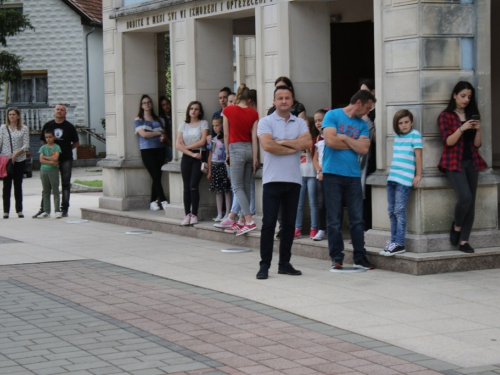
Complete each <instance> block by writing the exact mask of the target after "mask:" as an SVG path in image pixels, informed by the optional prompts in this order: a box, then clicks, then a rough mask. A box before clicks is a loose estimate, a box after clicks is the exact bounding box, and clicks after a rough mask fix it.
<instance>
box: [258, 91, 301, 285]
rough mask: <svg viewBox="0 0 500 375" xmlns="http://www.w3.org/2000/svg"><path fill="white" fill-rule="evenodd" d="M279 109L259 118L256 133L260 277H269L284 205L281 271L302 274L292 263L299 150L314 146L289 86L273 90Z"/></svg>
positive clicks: (297, 199) (299, 181)
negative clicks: (261, 163)
mask: <svg viewBox="0 0 500 375" xmlns="http://www.w3.org/2000/svg"><path fill="white" fill-rule="evenodd" d="M273 104H274V105H275V106H276V111H275V112H274V113H272V114H271V115H269V116H266V117H264V118H262V119H261V120H260V121H259V126H258V128H257V135H258V137H259V140H260V144H261V146H262V148H263V149H264V169H263V173H262V184H263V194H262V210H263V213H264V216H263V218H262V231H261V237H260V256H261V261H260V270H259V272H258V273H257V279H267V277H268V273H269V267H270V266H271V260H272V257H273V245H274V229H275V228H276V221H277V220H278V211H279V208H280V206H281V208H282V212H283V215H282V217H283V221H282V232H281V238H280V247H279V249H280V254H279V262H278V273H280V274H285V275H301V274H302V272H300V271H299V270H296V269H295V268H293V266H292V265H291V264H290V258H291V257H292V252H291V250H292V244H293V234H294V230H295V217H296V216H297V205H298V202H299V195H300V187H301V184H302V175H301V174H300V151H301V150H304V149H306V148H308V147H310V146H311V135H310V133H309V129H308V127H307V124H306V123H305V121H304V120H302V119H301V118H298V117H296V116H294V115H292V114H291V113H290V110H291V108H292V105H293V93H292V91H291V90H290V88H288V87H287V86H278V87H276V89H275V90H274V99H273Z"/></svg>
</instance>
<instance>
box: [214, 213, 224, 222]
mask: <svg viewBox="0 0 500 375" xmlns="http://www.w3.org/2000/svg"><path fill="white" fill-rule="evenodd" d="M212 220H213V221H215V222H220V221H222V216H220V215H217V216H216V217H214V218H213V219H212Z"/></svg>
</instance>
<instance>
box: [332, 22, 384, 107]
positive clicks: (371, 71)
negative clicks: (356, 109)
mask: <svg viewBox="0 0 500 375" xmlns="http://www.w3.org/2000/svg"><path fill="white" fill-rule="evenodd" d="M330 36H331V53H332V56H331V62H332V64H331V66H332V73H331V74H332V108H338V107H343V106H345V105H347V104H348V103H349V100H350V99H351V96H352V95H353V94H354V93H355V92H356V91H358V90H359V86H360V84H361V82H362V81H363V80H365V79H367V78H372V79H373V78H375V48H374V31H373V22H371V21H367V22H353V23H332V24H331V27H330Z"/></svg>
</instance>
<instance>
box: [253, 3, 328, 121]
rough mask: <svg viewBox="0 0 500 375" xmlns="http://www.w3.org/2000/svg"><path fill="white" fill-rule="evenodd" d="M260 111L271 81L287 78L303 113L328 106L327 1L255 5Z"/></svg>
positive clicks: (265, 104)
mask: <svg viewBox="0 0 500 375" xmlns="http://www.w3.org/2000/svg"><path fill="white" fill-rule="evenodd" d="M255 23H256V40H257V48H256V59H257V90H258V93H259V103H258V104H259V109H260V111H259V112H260V114H261V115H265V114H266V113H267V109H268V108H269V107H270V106H271V105H272V102H273V91H274V81H275V80H276V78H277V77H279V76H287V77H289V78H290V79H291V80H292V82H293V85H294V88H295V91H296V97H297V99H298V100H299V101H300V102H302V103H303V104H304V105H305V107H306V110H307V113H308V115H312V114H314V112H315V111H316V110H317V109H318V108H325V107H328V106H329V105H330V101H331V100H330V97H331V92H330V54H329V51H330V15H329V8H328V3H326V2H279V3H271V4H270V5H265V6H261V7H258V8H256V9H255Z"/></svg>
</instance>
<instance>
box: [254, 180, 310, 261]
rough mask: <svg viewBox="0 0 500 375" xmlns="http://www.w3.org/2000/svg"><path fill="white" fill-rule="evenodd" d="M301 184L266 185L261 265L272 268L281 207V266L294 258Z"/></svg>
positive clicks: (264, 191)
mask: <svg viewBox="0 0 500 375" xmlns="http://www.w3.org/2000/svg"><path fill="white" fill-rule="evenodd" d="M300 188H301V185H300V184H294V183H291V182H268V183H267V184H264V187H263V193H262V211H263V214H264V215H263V217H262V231H261V235H260V257H261V259H262V260H261V261H260V265H261V267H262V266H267V267H268V268H269V267H270V266H271V260H272V258H273V246H274V229H275V228H276V221H277V220H278V212H279V210H280V206H281V209H282V213H283V214H282V222H281V237H280V257H279V262H278V265H279V266H285V265H287V264H288V263H290V258H291V257H292V244H293V234H294V232H295V218H296V216H297V206H298V203H299V195H300Z"/></svg>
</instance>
